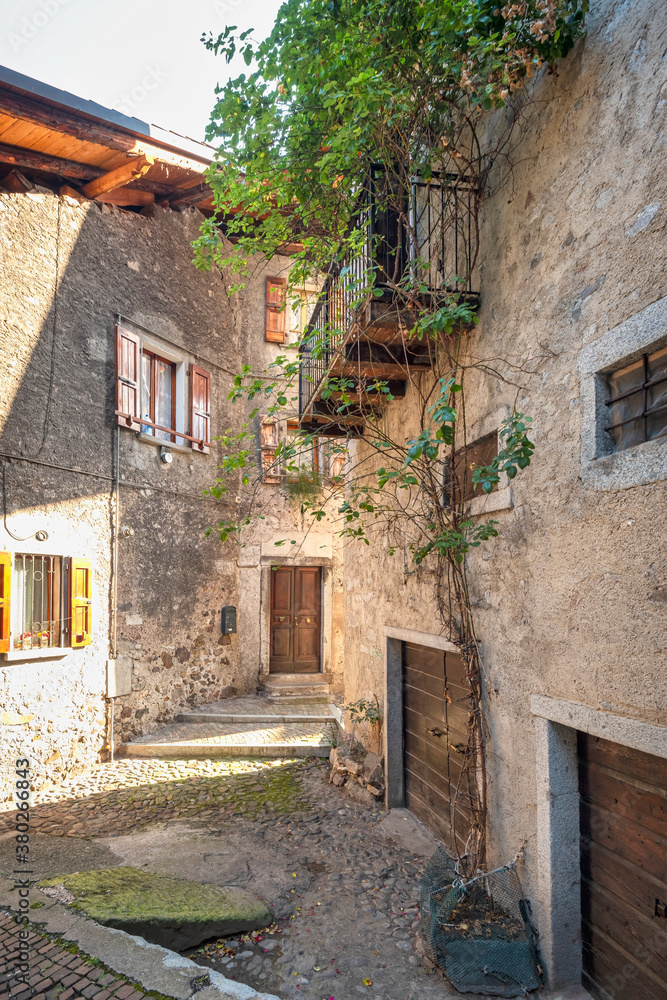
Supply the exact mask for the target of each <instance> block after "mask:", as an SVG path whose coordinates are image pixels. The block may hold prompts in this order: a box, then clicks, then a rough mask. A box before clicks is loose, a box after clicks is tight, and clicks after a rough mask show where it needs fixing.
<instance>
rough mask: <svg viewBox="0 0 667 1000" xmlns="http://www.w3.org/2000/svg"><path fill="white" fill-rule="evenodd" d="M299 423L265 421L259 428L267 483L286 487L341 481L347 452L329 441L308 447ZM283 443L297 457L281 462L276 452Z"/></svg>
mask: <svg viewBox="0 0 667 1000" xmlns="http://www.w3.org/2000/svg"><path fill="white" fill-rule="evenodd" d="M302 435H303V432H302V431H301V430H300V428H299V424H298V421H296V420H287V421H281V420H273V419H271V418H270V417H269V418H267V419H265V420H263V421H262V422H261V424H260V428H259V445H260V455H261V463H262V482H263V483H273V484H277V483H282V482H283V481H284V480H285V479H287V480H297V479H299V478H307V479H310V480H311V481H312V482H315V481H317V480H318V479H320V478H322V479H324V478H330V479H332V480H334V481H338V480H340V479H341V478H342V476H343V474H344V469H345V461H346V459H347V449H346V448H345V447H343V446H341V445H340V444H338V443H335V442H333V441H331V440H329V439H327V438H321V437H318V438H315V440H311V441H309V442H308V445H307V446H306V443H305V442H304V441H303V440H302ZM281 442H284V443H285V444H287V445H288V446H289V447H293V448H294V449H295V451H296V454H295V455H293V456H291V457H290V458H287V459H284V460H283V461H280V456H278V459H277V458H276V452H277V450H278V446H279V444H280V443H281Z"/></svg>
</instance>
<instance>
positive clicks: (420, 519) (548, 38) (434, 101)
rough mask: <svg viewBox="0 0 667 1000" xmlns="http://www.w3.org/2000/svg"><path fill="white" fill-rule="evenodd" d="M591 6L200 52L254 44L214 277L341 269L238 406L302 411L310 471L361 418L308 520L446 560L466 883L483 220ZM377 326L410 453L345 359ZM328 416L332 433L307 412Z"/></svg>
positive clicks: (485, 471)
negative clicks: (222, 272) (528, 111)
mask: <svg viewBox="0 0 667 1000" xmlns="http://www.w3.org/2000/svg"><path fill="white" fill-rule="evenodd" d="M586 9H587V0H522V2H520V3H513V4H507V5H506V6H504V7H502V8H501V7H499V6H497V5H496V4H495V3H494V2H493V0H397V2H387V0H384V2H383V0H312V2H307V0H288V2H287V3H285V4H284V5H283V7H281V9H280V12H279V15H278V20H277V22H276V25H275V27H274V29H273V31H272V33H271V34H270V35H269V37H268V38H267V40H266V41H265V42H262V43H261V44H260V45H254V43H253V41H252V37H251V33H250V32H244V33H243V34H241V35H239V36H236V35H235V33H234V32H235V30H236V29H235V28H233V27H228V28H226V29H225V31H224V32H223V33H222V34H221V35H220V36H218V37H217V38H213V37H209V38H207V39H205V42H206V45H207V47H208V48H209V49H212V50H213V51H215V52H216V53H218V54H220V55H222V56H223V57H225V58H226V59H227V60H228V61H229V60H230V59H231V58H232V57H233V56H234V54H235V53H236V52H237V51H240V52H241V53H242V54H243V57H244V59H245V61H246V64H247V65H248V67H249V71H248V74H242V75H241V76H239V77H238V78H237V79H235V80H232V81H230V82H229V83H228V84H226V85H225V86H224V87H223V88H221V89H220V90H219V93H218V102H217V104H216V107H215V109H214V112H213V116H212V121H211V124H210V126H209V129H208V138H209V139H210V140H212V141H217V142H218V143H219V144H220V145H219V150H218V154H217V156H216V163H215V164H214V166H213V167H212V168H211V170H210V172H209V181H210V184H211V186H212V188H213V191H214V195H215V205H216V214H215V215H214V217H213V218H212V219H209V220H207V221H206V222H205V223H204V224H203V226H202V233H201V237H200V239H199V240H198V242H197V244H196V253H197V263H198V265H199V266H200V267H203V268H204V267H210V266H213V265H217V266H219V267H223V268H226V269H228V270H230V271H231V272H232V273H233V274H235V275H236V279H235V283H234V284H233V285H232V292H234V291H238V290H239V288H241V287H242V286H243V281H244V277H245V276H246V275H247V274H248V273H249V270H250V268H251V267H252V262H253V260H256V259H257V257H256V255H258V254H259V255H261V256H262V259H265V258H269V259H270V258H271V257H273V256H274V255H275V254H278V253H287V252H289V254H290V256H291V258H292V267H291V272H290V285H291V287H292V288H298V287H300V286H301V285H303V283H304V282H305V281H306V280H308V279H310V280H318V281H321V280H322V278H323V277H325V281H324V287H323V290H322V293H321V295H320V299H319V301H318V305H317V306H316V309H315V312H314V314H313V317H312V318H311V322H310V324H309V327H308V328H307V330H306V332H305V334H304V336H303V338H302V340H301V342H300V344H299V345H298V348H297V352H296V354H294V355H293V356H292V357H290V356H289V354H285V355H284V356H281V357H279V358H278V359H277V360H276V361H275V362H274V363H273V364H272V365H271V366H270V368H269V369H268V370H266V371H263V372H255V371H253V370H251V369H250V368H249V367H246V368H244V369H243V370H242V371H241V372H239V373H238V375H237V377H236V379H235V385H234V389H233V390H232V398H234V399H238V400H241V399H244V400H248V401H254V402H255V403H258V402H259V401H260V400H261V401H262V402H261V404H260V406H259V407H258V408H257V410H255V414H257V413H261V414H262V415H265V414H268V415H269V416H273V417H276V416H278V415H280V414H286V413H295V412H296V414H297V415H298V416H299V417H300V419H301V422H302V428H303V431H302V433H301V434H300V436H299V437H297V439H296V440H292V441H291V442H284V443H282V444H281V445H280V446H279V447H278V449H277V451H276V453H275V459H274V460H275V462H276V464H277V465H278V466H279V467H280V468H281V469H286V470H287V472H288V473H291V474H296V475H298V474H299V470H300V456H301V455H303V454H304V453H305V452H306V451H308V450H309V449H311V448H312V446H313V442H314V441H315V440H316V439H317V438H319V437H321V436H322V435H328V434H332V433H337V434H339V435H342V437H339V438H338V443H337V444H336V445H334V448H338V449H341V450H343V451H347V450H348V445H349V440H350V438H352V437H354V436H355V434H358V428H359V422H360V421H362V422H363V424H364V437H363V445H361V446H359V447H357V448H355V449H354V452H355V454H354V458H353V459H351V460H350V461H348V465H347V470H346V474H345V489H344V490H343V488H342V482H341V480H340V478H338V479H337V480H335V481H334V482H332V483H330V484H328V485H326V486H325V485H324V484H323V485H322V488H321V489H320V490H319V491H317V492H316V493H315V494H314V495H308V496H303V497H302V503H301V510H302V513H303V515H304V516H305V517H306V518H308V519H310V520H311V521H312V523H317V522H319V521H321V520H323V519H325V518H328V519H329V520H331V521H332V522H333V524H334V528H335V530H337V531H338V532H339V533H340V534H341V535H342V536H344V537H348V538H354V539H358V540H360V541H361V542H366V543H368V541H369V534H370V533H372V532H376V533H379V534H380V536H381V538H382V539H383V542H384V544H385V545H386V547H387V550H388V551H389V552H392V551H395V550H396V548H397V544H396V542H395V541H394V539H395V538H396V537H398V536H400V538H401V540H402V544H403V543H405V544H406V545H407V548H408V549H409V551H410V552H411V553H412V556H413V559H414V563H415V564H416V567H417V568H419V567H420V566H422V565H423V564H424V562H425V561H426V560H429V562H434V561H435V564H436V566H437V589H438V598H439V606H440V610H441V614H442V619H443V623H444V624H445V626H446V627H447V629H448V630H449V634H450V635H451V637H452V638H453V639H454V640H455V641H456V642H457V643H458V645H459V647H460V649H461V653H462V656H463V658H464V662H465V663H466V667H467V675H468V679H469V681H470V687H471V695H470V725H469V734H468V747H467V751H466V754H465V762H466V763H465V767H464V775H463V779H462V782H461V786H460V794H461V795H465V796H466V797H467V799H468V804H469V806H470V809H471V812H472V815H473V830H472V834H471V838H470V842H469V850H468V853H467V857H466V858H465V860H464V859H461V862H462V864H464V867H465V869H466V870H468V871H475V870H476V869H477V868H478V867H479V866H480V865H482V864H483V862H484V838H485V822H486V807H485V788H484V741H485V725H484V719H483V714H482V691H481V664H480V658H479V650H478V644H477V638H476V634H475V627H474V621H473V616H472V611H471V602H470V599H469V594H468V580H467V573H466V554H467V553H468V552H469V550H470V549H471V548H475V547H477V546H479V545H480V544H482V543H483V542H484V541H486V540H488V539H489V538H492V537H494V536H495V535H496V534H497V530H496V523H495V522H494V521H492V520H491V521H487V522H485V523H480V522H478V521H475V519H474V518H471V517H470V516H469V513H468V497H467V495H466V491H465V489H464V483H463V482H462V481H461V472H460V470H461V469H462V468H463V467H465V466H466V465H467V464H468V460H467V442H466V436H465V391H464V386H465V384H466V371H467V370H469V368H470V367H483V368H484V369H485V370H487V371H492V370H493V365H492V364H491V363H490V361H489V360H488V359H487V360H480V359H477V360H471V359H470V357H469V352H468V350H467V332H468V331H470V330H471V328H472V327H473V326H474V323H475V321H476V306H477V294H476V293H477V288H476V285H475V281H476V273H477V266H478V256H479V239H478V232H477V217H478V208H479V204H480V202H481V200H482V199H483V197H484V195H485V193H486V190H487V187H488V184H489V176H490V172H491V170H492V168H493V167H494V166H496V165H497V164H498V163H499V162H501V161H503V160H504V161H505V162H507V163H511V150H512V142H511V139H512V134H513V132H514V130H515V129H516V127H517V122H518V121H519V120H520V118H521V113H522V109H523V108H524V107H525V103H526V96H525V83H526V81H527V80H528V79H529V78H530V77H531V76H532V75H533V74H534V73H535V72H536V71H538V70H540V67H542V66H543V65H544V64H546V66H545V69H544V70H542V72H545V71H546V72H555V63H556V61H557V60H558V59H559V58H562V57H563V56H564V55H566V54H567V52H568V51H569V50H570V48H571V47H572V45H573V44H574V42H575V40H576V38H577V37H578V36H579V35H580V34H581V33H582V31H583V25H584V14H585V11H586ZM492 115H493V119H491V116H492ZM491 122H492V124H493V127H490V123H491ZM434 220H435V221H434ZM369 316H375V317H376V319H375V320H374V321H373V322H375V324H376V326H377V325H378V324H379V325H384V326H385V327H387V328H389V327H390V326H391V327H392V328H393V329H395V330H396V331H397V332H396V336H395V338H394V340H393V341H392V343H391V345H390V346H391V349H392V350H394V351H395V352H396V355H397V357H398V358H399V361H400V358H402V359H403V362H404V368H405V379H404V380H403V381H404V382H407V383H408V385H409V388H410V391H411V396H412V400H413V407H414V408H415V412H416V413H417V418H418V419H417V422H418V427H417V429H416V433H415V434H414V435H413V436H412V437H411V439H410V440H408V441H407V442H406V441H405V440H404V439H402V438H400V437H397V436H394V437H391V436H390V435H389V434H388V433H387V430H386V426H385V423H384V422H383V420H382V419H381V415H382V411H383V407H384V406H386V404H388V403H390V402H392V400H393V399H394V393H395V389H394V387H393V385H392V381H391V379H388V378H386V377H383V376H382V375H381V374H373V371H372V369H371V371H370V372H369V370H368V366H366V367H365V368H364V369H363V374H362V367H361V364H359V366H358V368H357V369H355V368H354V366H353V365H350V363H349V358H350V349H351V347H353V346H354V345H355V344H361V343H364V344H366V343H367V342H369V341H371V347H372V338H371V336H370V333H369ZM371 325H372V323H371ZM372 356H373V354H372V350H371V353H370V357H371V359H372ZM416 356H418V357H419V358H420V359H421V363H420V366H419V367H420V369H421V371H420V373H419V375H418V376H417V375H415V373H414V371H413V370H412V369H413V368H414V365H413V364H411V359H413V360H414V358H415V357H416ZM529 364H530V363H529V362H525V365H524V368H523V370H526V369H528V368H529ZM518 367H519V369H521V368H522V365H521V364H520V365H519V366H518ZM425 368H426V371H424V369H425ZM299 379H300V380H301V395H302V405H301V412H299V406H298V393H297V392H296V386H297V381H298V380H299ZM304 386H305V392H304ZM304 397H305V398H306V400H307V402H306V405H305V407H304V404H303V399H304ZM315 409H316V410H317V420H319V423H318V422H317V421H316V420H314V419H311V418H313V415H314V413H315ZM528 428H529V418H528V417H525V416H524V415H523V414H521V413H517V412H513V413H512V415H511V417H510V418H509V419H508V421H507V422H506V423H505V425H504V426H503V427H502V429H501V432H500V436H501V441H502V447H501V448H500V451H499V453H498V454H497V455H496V456H494V457H493V459H492V460H491V462H490V463H489V464H486V465H484V466H481V467H479V468H475V469H474V470H473V474H472V484H473V486H474V487H475V488H476V487H479V488H480V489H481V490H482V491H485V492H490V491H491V490H492V489H493V488H494V485H495V484H496V483H497V482H498V481H499V478H500V475H501V473H504V474H506V475H507V476H508V477H509V478H513V477H514V476H515V475H516V474H517V472H518V471H519V470H521V469H524V468H526V467H527V466H528V465H529V463H530V461H531V457H532V453H533V445H532V443H531V441H530V439H529V436H528V433H529V432H528ZM252 433H253V432H252V429H251V427H250V426H249V425H246V426H245V427H244V428H242V430H241V431H240V433H239V432H231V431H230V432H229V434H228V435H226V436H225V438H224V439H223V447H224V449H225V453H226V454H225V459H224V462H223V468H222V474H221V476H220V478H219V479H218V481H217V483H216V484H215V485H214V486H213V487H212V490H211V492H212V493H214V494H216V495H221V494H222V493H223V492H224V491H225V490H226V480H227V478H228V477H229V476H238V475H240V476H241V479H242V483H243V485H244V486H245V488H246V493H245V494H244V496H243V500H242V502H241V509H240V510H239V512H238V514H239V516H238V517H236V518H232V519H230V520H227V521H224V522H222V523H221V524H219V525H218V528H217V530H218V532H219V534H220V536H221V537H222V538H227V537H229V536H230V535H231V534H232V533H236V532H238V531H239V530H240V529H241V528H242V527H243V526H244V525H247V524H249V523H251V521H252V520H253V518H254V511H253V499H254V497H255V496H256V493H257V489H258V486H259V483H260V481H261V478H262V474H263V472H265V470H262V469H260V468H258V467H256V466H254V467H253V447H252V441H251V438H252ZM445 482H448V484H449V486H448V490H447V495H446V496H445V495H444V493H443V484H444V483H445ZM417 571H418V570H417Z"/></svg>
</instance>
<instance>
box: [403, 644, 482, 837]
mask: <svg viewBox="0 0 667 1000" xmlns="http://www.w3.org/2000/svg"><path fill="white" fill-rule="evenodd" d="M463 675H464V668H463V661H462V659H461V657H460V656H457V655H455V654H453V653H447V654H445V653H444V652H443V651H442V650H438V649H429V648H428V647H426V646H417V645H413V644H412V643H407V642H406V643H404V645H403V677H404V694H403V705H404V765H405V800H406V801H405V804H406V806H407V808H408V809H410V810H411V811H412V812H413V813H414V814H415V816H418V817H419V819H420V820H421V821H422V822H423V823H424V824H425V825H426V826H427V827H428V828H429V829H430V830H431V831H432V832H433V833H434V834H435V836H436V837H438V838H439V839H440V840H442V841H443V843H444V844H445V845H446V846H448V847H449V848H450V849H452V850H454V851H455V852H456V851H457V850H458V851H463V850H464V849H465V842H466V839H467V836H468V831H469V829H470V816H469V807H468V801H467V795H466V790H465V788H464V787H462V785H463V782H464V780H466V779H464V778H463V777H462V769H461V762H462V759H463V758H462V755H461V752H460V750H457V749H455V748H456V746H459V747H461V748H462V747H464V746H465V744H466V741H467V720H468V705H469V703H468V701H467V700H466V697H467V695H468V694H469V690H470V689H469V687H468V686H467V683H466V681H465V680H464V677H463ZM460 786H461V787H460Z"/></svg>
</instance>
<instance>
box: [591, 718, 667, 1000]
mask: <svg viewBox="0 0 667 1000" xmlns="http://www.w3.org/2000/svg"><path fill="white" fill-rule="evenodd" d="M578 742H579V789H580V795H581V874H582V881H581V905H582V938H583V963H584V977H583V983H584V986H586V988H587V989H588V990H589V992H590V993H592V995H593V996H594V997H596V998H600V1000H610V998H611V1000H659V998H661V1000H665V998H667V911H666V910H665V906H666V905H667V809H666V806H667V760H664V759H662V758H659V757H653V756H651V755H650V754H647V753H641V752H640V751H638V750H631V749H629V748H628V747H622V746H619V745H618V744H616V743H610V742H609V741H608V740H602V739H598V738H596V737H594V736H589V735H587V734H585V733H579V735H578Z"/></svg>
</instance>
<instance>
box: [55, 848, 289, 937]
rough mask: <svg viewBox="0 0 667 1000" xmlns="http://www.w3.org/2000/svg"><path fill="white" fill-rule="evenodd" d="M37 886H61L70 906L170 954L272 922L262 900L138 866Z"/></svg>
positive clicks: (79, 874)
mask: <svg viewBox="0 0 667 1000" xmlns="http://www.w3.org/2000/svg"><path fill="white" fill-rule="evenodd" d="M38 885H39V887H44V888H48V887H52V886H64V887H65V888H66V889H67V890H68V891H69V892H71V893H72V895H73V896H74V901H73V902H72V904H71V905H72V907H74V908H76V909H78V910H81V911H82V912H83V913H85V915H86V916H87V917H90V918H91V919H92V920H96V921H97V922H98V923H100V924H104V925H105V926H106V927H116V928H118V929H119V930H123V931H127V933H128V934H138V935H140V936H141V937H143V938H145V939H146V940H147V941H151V942H153V944H160V945H162V946H163V947H165V948H172V949H173V950H174V951H183V950H184V949H186V948H194V947H195V946H196V945H198V944H201V942H202V941H205V940H206V939H207V938H212V937H221V936H224V935H226V934H237V933H240V932H243V931H251V930H256V929H257V928H259V927H266V926H267V925H268V924H269V923H271V919H272V916H271V913H270V912H269V910H268V909H267V907H266V906H265V905H264V903H262V901H261V900H259V899H257V898H256V897H255V896H253V895H252V894H251V893H249V892H245V891H244V890H243V889H236V888H220V887H218V886H215V885H202V884H201V883H199V882H189V881H187V880H186V879H177V878H168V877H167V876H166V875H153V874H152V873H150V872H144V871H140V870H139V869H137V868H98V869H96V870H94V871H87V872H75V873H74V874H72V875H61V876H58V877H56V878H49V879H44V880H43V881H42V882H39V883H38Z"/></svg>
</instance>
